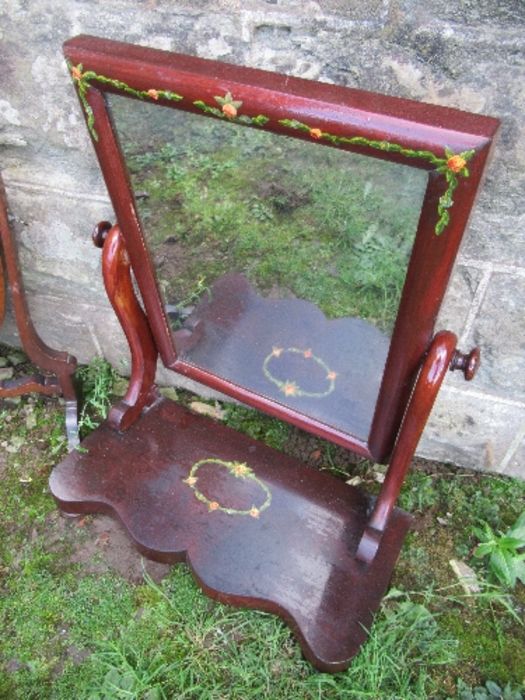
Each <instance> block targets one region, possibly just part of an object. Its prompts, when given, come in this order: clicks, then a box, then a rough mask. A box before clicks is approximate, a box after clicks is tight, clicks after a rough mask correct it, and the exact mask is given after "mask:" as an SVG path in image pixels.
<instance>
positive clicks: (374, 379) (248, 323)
mask: <svg viewBox="0 0 525 700" xmlns="http://www.w3.org/2000/svg"><path fill="white" fill-rule="evenodd" d="M186 326H187V328H186V329H185V328H183V329H182V330H180V331H177V332H175V342H176V343H177V345H178V346H179V348H180V358H181V361H183V362H185V363H188V364H190V365H195V366H197V367H200V368H202V369H205V370H206V371H208V372H210V373H212V374H215V375H217V376H218V377H221V378H223V379H224V380H228V381H230V382H233V383H235V384H238V385H241V386H243V387H245V388H246V389H248V390H250V391H251V392H253V393H254V394H257V395H260V396H262V397H264V398H266V399H268V400H271V401H275V402H278V403H280V404H283V405H285V406H287V407H288V408H289V409H291V410H292V411H294V412H297V413H303V414H306V415H307V416H310V417H311V418H313V419H315V420H317V421H319V422H320V423H324V424H326V425H327V426H331V427H332V428H335V429H337V430H338V431H341V432H342V433H349V434H350V435H353V436H354V437H355V438H357V439H359V440H361V441H363V442H366V439H367V437H368V433H369V431H370V424H371V422H372V417H373V415H374V408H375V402H376V399H377V394H378V392H379V386H380V383H381V377H382V375H383V367H384V364H385V360H386V356H387V353H388V346H389V339H388V337H387V336H386V335H385V334H383V333H381V331H379V330H378V329H377V328H375V327H374V326H372V325H371V324H370V323H367V322H366V321H363V320H361V319H356V318H340V319H332V320H329V319H327V318H326V317H325V316H324V314H323V313H322V311H320V310H319V309H318V308H317V307H316V306H314V304H312V303H310V302H307V301H304V300H302V299H268V298H264V297H262V296H260V295H258V294H257V293H256V292H255V290H254V289H253V288H252V287H251V285H250V284H249V282H248V281H247V279H246V278H245V277H244V276H243V275H239V274H231V275H226V276H225V277H223V278H221V279H219V280H218V281H217V282H216V283H215V284H214V285H213V287H212V288H211V289H210V290H209V294H207V295H206V296H205V297H204V299H203V301H202V302H201V303H200V304H199V306H198V307H197V308H196V309H195V311H194V312H193V314H192V315H191V316H190V317H189V318H188V320H187V322H186Z"/></svg>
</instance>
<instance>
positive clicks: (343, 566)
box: [50, 399, 411, 672]
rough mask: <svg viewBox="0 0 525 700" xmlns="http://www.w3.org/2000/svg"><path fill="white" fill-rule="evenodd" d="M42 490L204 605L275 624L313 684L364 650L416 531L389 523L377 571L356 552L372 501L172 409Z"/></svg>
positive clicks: (90, 441) (77, 458)
mask: <svg viewBox="0 0 525 700" xmlns="http://www.w3.org/2000/svg"><path fill="white" fill-rule="evenodd" d="M83 447H84V448H85V449H86V450H87V452H75V453H72V454H70V455H68V456H67V457H66V459H64V461H63V462H61V463H60V464H59V465H58V466H57V467H55V469H54V470H53V473H52V475H51V479H50V487H51V491H52V493H53V496H54V497H55V499H56V501H57V502H58V505H59V507H60V508H61V509H62V510H63V511H64V512H66V513H69V514H74V513H94V512H104V513H109V514H112V515H114V516H116V517H117V518H118V519H119V520H120V521H121V522H122V523H123V525H124V527H125V528H126V529H127V531H128V533H129V535H130V537H131V538H132V540H133V541H134V542H135V544H136V546H137V547H138V549H139V550H140V551H141V552H142V553H143V554H145V555H146V556H148V557H151V558H153V559H157V560H159V561H163V562H177V561H187V563H188V564H189V566H190V567H191V569H192V571H193V573H194V575H195V578H196V579H197V581H198V583H199V584H200V586H201V587H202V589H203V590H204V592H205V593H206V594H208V595H209V596H211V597H213V598H216V599H217V600H220V601H222V602H225V603H230V604H232V605H238V606H244V607H252V608H257V609H260V610H266V611H269V612H272V613H276V614H278V615H280V616H281V617H282V618H283V619H284V620H285V621H286V622H287V623H288V624H289V625H290V626H291V628H292V629H293V631H294V632H295V634H296V636H297V638H298V640H299V642H300V644H301V647H302V649H303V652H304V654H305V656H306V657H307V658H308V659H309V660H310V661H311V662H312V664H314V666H316V667H317V668H319V669H320V670H323V671H329V672H335V671H341V670H343V669H345V668H347V667H348V665H349V663H350V661H351V659H352V657H353V656H354V655H355V653H356V652H357V651H358V649H359V646H360V645H361V644H362V642H363V641H364V640H365V639H366V631H365V630H366V629H367V628H369V627H370V624H371V623H372V619H373V614H374V612H375V611H376V610H377V608H378V606H379V603H380V601H381V598H382V596H383V594H384V592H385V590H386V588H387V585H388V581H389V579H390V575H391V572H392V569H393V567H394V564H395V561H396V559H397V557H398V554H399V550H400V549H401V545H402V542H403V539H404V537H405V534H406V532H407V530H408V527H409V525H410V522H411V517H410V516H409V515H408V514H407V513H404V512H403V511H401V510H399V509H395V510H394V511H393V513H392V515H391V517H390V518H389V521H388V525H387V527H386V531H385V533H384V535H383V537H382V538H381V542H380V545H379V550H378V552H377V555H376V556H375V558H374V560H373V562H372V563H371V564H370V565H368V566H365V565H364V564H362V563H361V562H359V561H358V560H357V559H356V557H355V554H356V549H357V546H358V543H359V540H360V538H361V535H362V533H363V530H364V527H365V525H366V523H367V519H368V515H367V514H368V511H369V509H370V500H369V498H368V497H367V496H366V495H365V494H364V493H362V492H361V491H359V490H358V489H355V488H353V487H350V486H348V485H346V484H343V483H341V481H339V480H338V479H336V478H335V477H333V476H331V475H329V474H325V473H322V472H319V471H317V470H315V469H312V468H310V467H307V466H305V465H304V464H302V463H301V462H299V461H297V460H295V459H292V458H290V457H287V456H285V455H283V454H281V453H280V452H277V451H276V450H273V449H271V448H269V447H267V446H266V445H263V444H262V443H260V442H256V441H254V440H252V439H250V438H248V437H246V436H245V435H241V434H239V433H237V432H236V431H234V430H232V429H230V428H227V427H225V426H223V425H220V424H218V423H216V422H215V421H212V420H210V419H209V418H205V417H202V416H195V415H193V414H191V413H189V412H188V411H186V410H185V409H183V408H181V407H180V406H177V405H176V404H174V403H173V402H171V401H168V400H167V399H160V400H158V401H157V402H156V403H155V404H154V405H153V406H152V407H150V408H149V409H147V410H146V411H145V412H144V413H143V415H142V416H141V417H140V418H139V420H137V421H136V422H135V423H134V424H133V425H132V426H131V427H130V428H129V429H128V430H127V431H126V433H122V432H117V431H115V430H114V429H112V428H111V427H110V425H109V424H108V423H105V424H103V425H102V426H100V427H99V428H98V429H97V430H96V431H95V432H94V433H92V434H91V435H90V436H89V437H88V438H86V440H85V441H84V442H83Z"/></svg>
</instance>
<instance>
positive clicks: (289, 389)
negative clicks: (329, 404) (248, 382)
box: [263, 346, 337, 399]
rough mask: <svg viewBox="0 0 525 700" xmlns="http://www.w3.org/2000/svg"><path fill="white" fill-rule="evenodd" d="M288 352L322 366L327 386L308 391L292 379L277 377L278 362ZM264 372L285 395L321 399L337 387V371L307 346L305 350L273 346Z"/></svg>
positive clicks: (265, 362)
mask: <svg viewBox="0 0 525 700" xmlns="http://www.w3.org/2000/svg"><path fill="white" fill-rule="evenodd" d="M288 354H290V355H298V356H300V357H302V358H303V359H305V360H307V361H308V362H312V363H313V364H316V365H317V366H318V367H320V368H321V369H322V370H323V372H324V376H325V380H326V387H325V388H323V389H322V390H321V391H306V390H304V389H301V387H300V386H299V384H297V382H295V381H293V380H291V379H285V380H282V379H279V378H278V377H276V376H275V374H276V372H277V370H276V366H275V365H276V362H277V361H278V359H279V358H281V357H282V356H283V355H288ZM272 367H273V372H272ZM263 373H264V376H265V377H266V379H268V380H269V381H270V382H272V384H275V386H276V387H277V388H278V389H279V391H281V392H282V393H283V394H284V395H285V396H292V397H301V396H306V397H309V398H315V399H321V398H324V397H325V396H328V395H329V394H331V393H332V391H333V390H334V389H335V380H336V378H337V373H336V372H334V371H333V370H331V369H330V368H329V367H328V365H327V364H326V362H325V361H324V360H322V359H321V358H320V357H317V356H316V355H314V354H313V352H312V350H311V348H306V349H305V350H303V349H300V348H280V347H275V346H274V347H273V348H272V351H271V352H270V353H269V354H268V355H267V356H266V358H265V360H264V362H263Z"/></svg>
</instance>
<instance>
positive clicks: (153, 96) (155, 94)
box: [148, 88, 159, 100]
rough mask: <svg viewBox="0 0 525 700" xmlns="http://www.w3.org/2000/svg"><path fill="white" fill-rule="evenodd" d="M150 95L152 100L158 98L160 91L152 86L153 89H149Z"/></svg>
mask: <svg viewBox="0 0 525 700" xmlns="http://www.w3.org/2000/svg"><path fill="white" fill-rule="evenodd" d="M148 95H149V97H151V99H152V100H158V99H159V91H158V90H154V89H153V88H151V90H148Z"/></svg>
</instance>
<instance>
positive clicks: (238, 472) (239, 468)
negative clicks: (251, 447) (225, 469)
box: [233, 462, 250, 476]
mask: <svg viewBox="0 0 525 700" xmlns="http://www.w3.org/2000/svg"><path fill="white" fill-rule="evenodd" d="M249 472H250V469H249V467H247V466H246V464H241V463H240V462H239V463H238V464H235V465H234V467H233V473H234V474H235V476H244V475H245V474H248V473H249Z"/></svg>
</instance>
